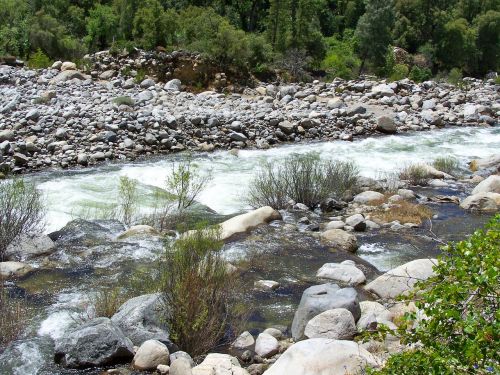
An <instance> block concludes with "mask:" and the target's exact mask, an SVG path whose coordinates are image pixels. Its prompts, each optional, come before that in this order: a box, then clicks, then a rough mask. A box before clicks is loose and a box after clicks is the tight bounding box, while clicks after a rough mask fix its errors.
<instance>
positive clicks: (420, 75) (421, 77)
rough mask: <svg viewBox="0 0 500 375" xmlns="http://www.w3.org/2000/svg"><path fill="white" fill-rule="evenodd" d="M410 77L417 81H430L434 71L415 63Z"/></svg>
mask: <svg viewBox="0 0 500 375" xmlns="http://www.w3.org/2000/svg"><path fill="white" fill-rule="evenodd" d="M409 78H410V79H411V80H412V81H413V82H417V83H420V82H424V81H428V80H430V79H431V78H432V71H431V70H430V69H429V68H421V67H419V66H417V65H414V66H413V67H412V68H411V70H410V75H409Z"/></svg>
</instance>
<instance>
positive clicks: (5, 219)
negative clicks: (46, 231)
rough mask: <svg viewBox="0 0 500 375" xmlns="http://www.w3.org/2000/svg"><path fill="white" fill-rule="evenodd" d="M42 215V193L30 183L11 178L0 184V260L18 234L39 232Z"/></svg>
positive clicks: (43, 211) (43, 209) (41, 224)
mask: <svg viewBox="0 0 500 375" xmlns="http://www.w3.org/2000/svg"><path fill="white" fill-rule="evenodd" d="M44 216H45V208H44V204H43V201H42V194H41V193H40V192H39V191H38V190H37V189H36V187H35V186H34V185H33V184H32V183H29V182H25V181H24V180H23V179H13V180H9V181H6V182H3V183H1V184H0V261H2V260H3V257H4V253H5V250H6V249H7V247H8V246H9V245H10V244H12V243H14V242H15V241H16V240H17V239H18V238H19V236H20V235H29V234H37V233H39V232H41V230H42V229H43V225H44V222H43V219H44Z"/></svg>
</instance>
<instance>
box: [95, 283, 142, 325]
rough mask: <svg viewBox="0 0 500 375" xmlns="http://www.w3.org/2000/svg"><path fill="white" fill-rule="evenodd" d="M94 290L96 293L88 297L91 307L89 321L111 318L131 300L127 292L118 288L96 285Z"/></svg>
mask: <svg viewBox="0 0 500 375" xmlns="http://www.w3.org/2000/svg"><path fill="white" fill-rule="evenodd" d="M94 290H95V291H94V292H92V293H89V294H88V295H87V299H88V301H89V305H90V306H89V308H88V309H87V310H88V312H87V313H88V314H89V316H88V318H89V319H93V318H100V317H104V318H111V317H112V316H113V315H115V314H116V312H117V311H118V309H119V308H120V306H121V305H123V304H124V303H125V302H126V301H127V299H128V298H129V296H128V295H127V293H126V292H125V290H124V289H123V288H120V287H117V286H110V285H105V286H97V285H96V286H95V288H94ZM134 297H135V296H134Z"/></svg>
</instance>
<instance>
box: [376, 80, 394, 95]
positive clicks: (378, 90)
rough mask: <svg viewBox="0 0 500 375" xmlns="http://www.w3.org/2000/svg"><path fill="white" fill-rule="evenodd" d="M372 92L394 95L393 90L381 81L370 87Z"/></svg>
mask: <svg viewBox="0 0 500 375" xmlns="http://www.w3.org/2000/svg"><path fill="white" fill-rule="evenodd" d="M372 93H373V94H375V95H378V96H394V90H393V89H392V88H391V87H390V86H389V85H386V84H383V83H382V84H380V85H377V86H374V87H372Z"/></svg>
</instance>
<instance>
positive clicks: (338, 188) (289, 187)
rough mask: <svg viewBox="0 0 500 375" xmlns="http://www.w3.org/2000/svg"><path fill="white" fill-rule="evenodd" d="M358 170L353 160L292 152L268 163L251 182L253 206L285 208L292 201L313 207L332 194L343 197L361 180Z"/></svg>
mask: <svg viewBox="0 0 500 375" xmlns="http://www.w3.org/2000/svg"><path fill="white" fill-rule="evenodd" d="M357 178H358V169H357V167H356V166H355V165H354V164H352V163H349V162H341V161H322V160H320V158H319V156H318V154H315V153H309V154H304V155H297V154H294V155H290V156H288V157H287V158H285V159H284V160H283V162H282V163H281V164H279V165H274V164H271V163H267V164H265V165H264V166H263V167H262V168H261V169H260V170H259V171H258V172H257V174H256V176H255V177H254V179H253V181H252V182H251V185H250V189H249V192H248V199H247V200H248V203H249V204H250V205H251V206H253V207H261V206H271V207H274V208H276V209H280V208H284V207H286V205H287V204H288V201H289V200H294V201H295V202H299V203H303V204H305V205H307V206H309V207H311V208H314V207H316V206H317V205H318V204H319V203H321V202H322V201H323V200H325V199H327V198H330V197H341V196H342V195H343V194H344V193H345V192H346V190H349V189H351V188H352V187H353V186H354V185H355V184H356V182H357Z"/></svg>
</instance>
